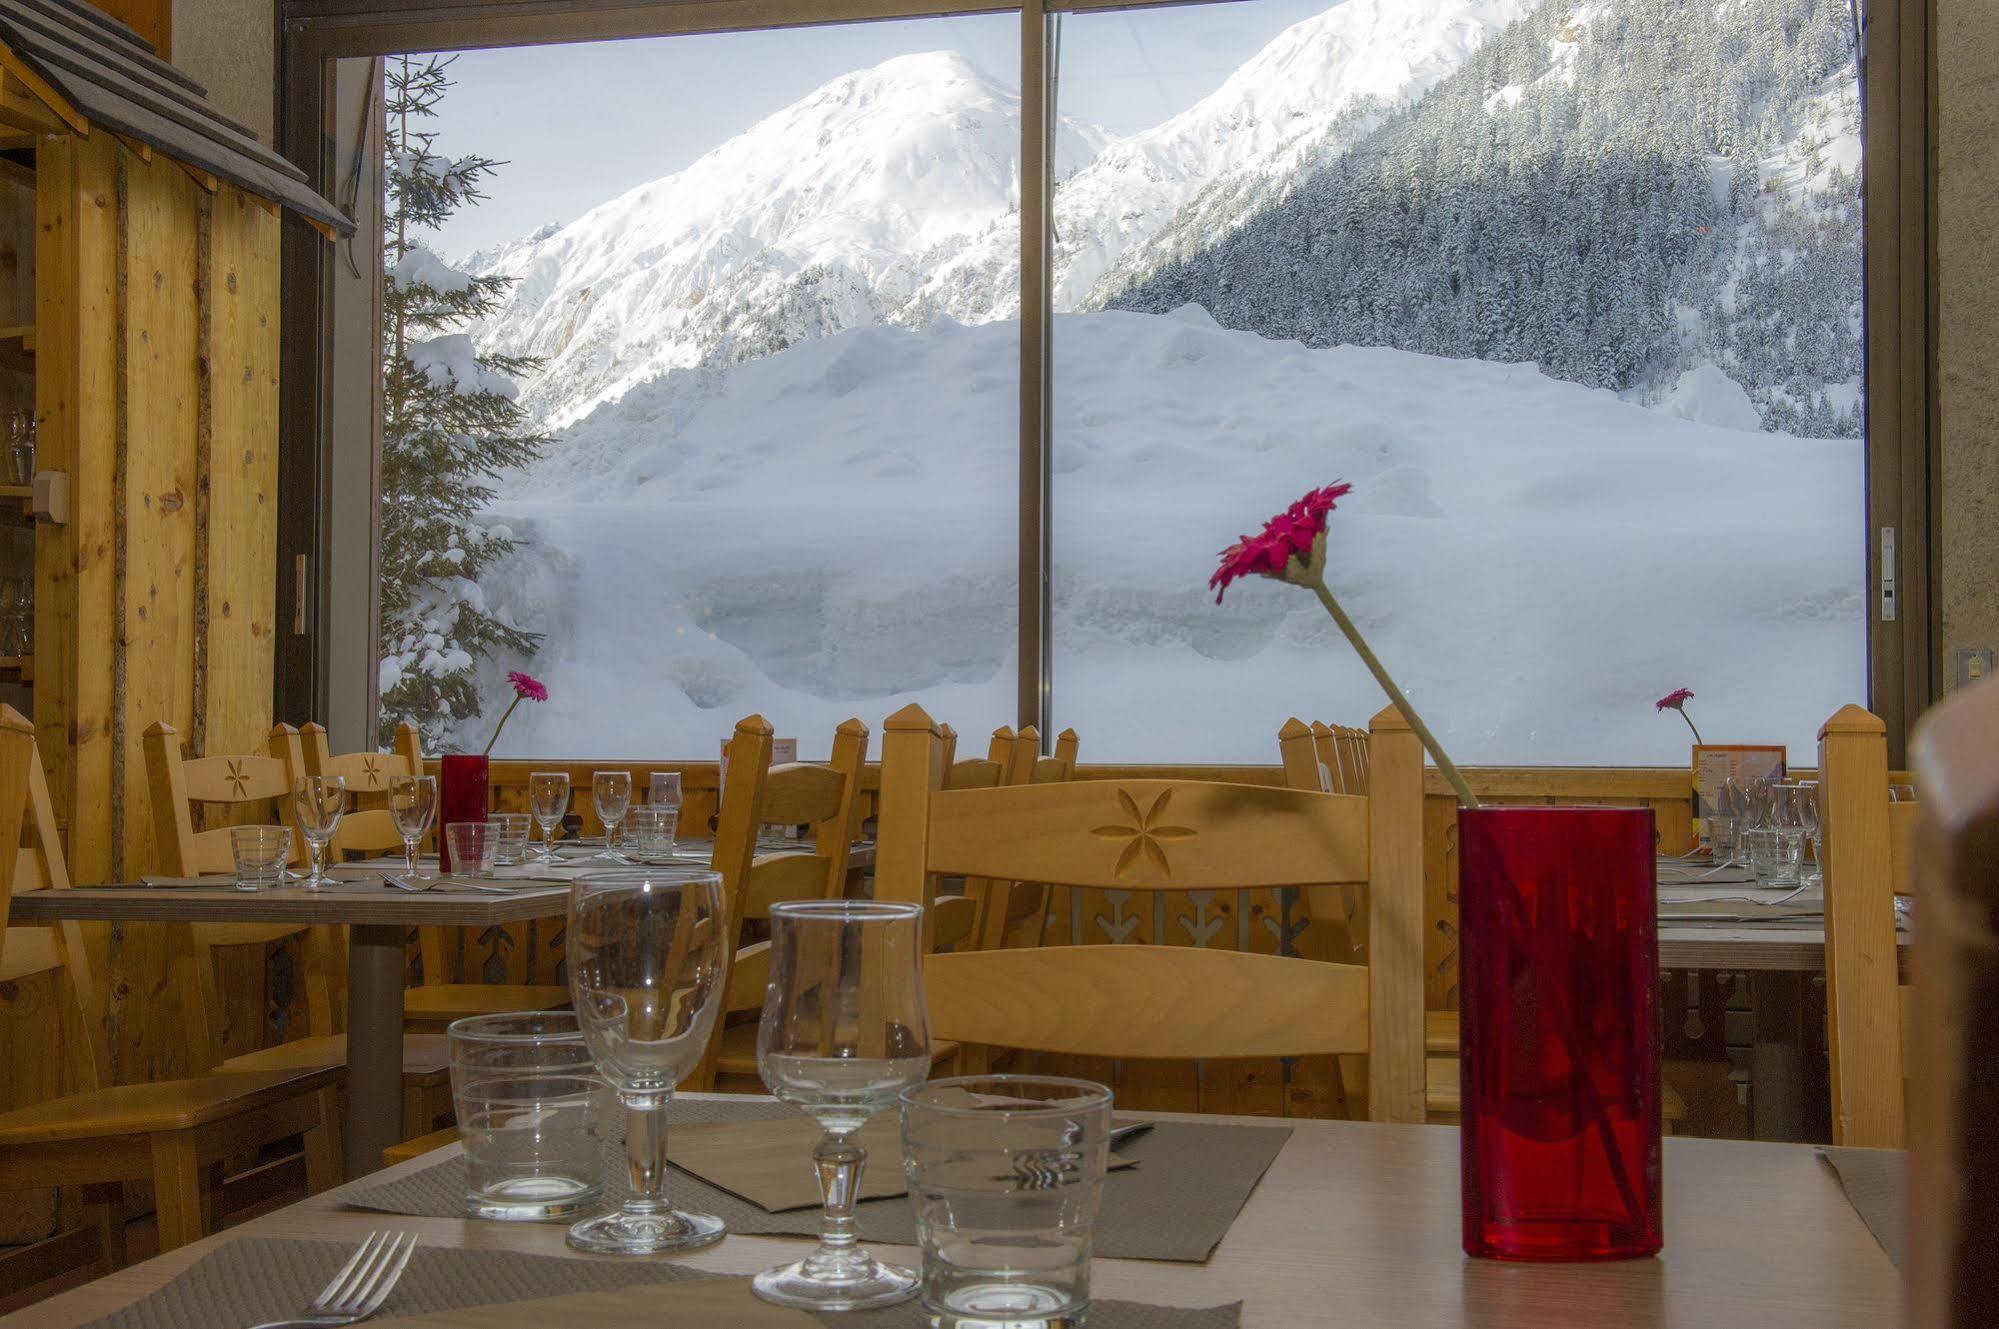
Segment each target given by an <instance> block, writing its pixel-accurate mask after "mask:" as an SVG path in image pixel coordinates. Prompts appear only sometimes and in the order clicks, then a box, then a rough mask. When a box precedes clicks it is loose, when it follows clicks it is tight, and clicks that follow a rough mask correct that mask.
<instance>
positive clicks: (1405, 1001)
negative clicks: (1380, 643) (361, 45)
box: [1367, 706, 1424, 1122]
mask: <svg viewBox="0 0 1999 1329" xmlns="http://www.w3.org/2000/svg"><path fill="white" fill-rule="evenodd" d="M1368 728H1369V731H1370V734H1371V738H1370V740H1369V746H1370V749H1371V753H1370V766H1371V775H1372V793H1371V794H1370V796H1369V798H1368V803H1367V808H1368V873H1367V890H1368V901H1367V919H1368V928H1367V965H1368V987H1369V991H1370V994H1371V995H1370V1004H1369V1013H1368V1029H1369V1041H1368V1077H1367V1081H1368V1116H1369V1117H1370V1118H1372V1119H1373V1120H1375V1121H1410V1122H1420V1121H1422V1120H1423V1081H1424V1065H1423V747H1422V744H1420V743H1419V742H1417V740H1416V735H1415V734H1414V733H1413V732H1412V731H1411V730H1410V728H1409V722H1408V721H1407V720H1406V719H1404V718H1403V716H1402V713H1401V712H1400V711H1398V710H1396V709H1395V708H1394V707H1392V706H1391V707H1388V708H1386V709H1384V710H1383V711H1382V712H1381V713H1380V714H1378V715H1376V716H1375V717H1374V719H1373V720H1372V721H1371V722H1370V723H1369V725H1368Z"/></svg>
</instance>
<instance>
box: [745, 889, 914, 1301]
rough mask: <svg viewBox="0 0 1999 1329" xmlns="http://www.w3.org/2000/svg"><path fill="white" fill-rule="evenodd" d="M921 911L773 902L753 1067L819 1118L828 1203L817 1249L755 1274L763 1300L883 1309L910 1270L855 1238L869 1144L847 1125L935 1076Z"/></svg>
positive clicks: (910, 1279) (902, 1291)
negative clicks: (857, 1202) (925, 992)
mask: <svg viewBox="0 0 1999 1329" xmlns="http://www.w3.org/2000/svg"><path fill="white" fill-rule="evenodd" d="M922 921H923V910H922V908H921V907H919V906H917V905H914V904H901V903H889V902H878V901H866V900H793V901H788V902H785V903H782V904H774V905H772V906H771V909H770V936H771V949H770V986H769V987H768V988H766V989H765V990H764V1009H763V1019H762V1022H761V1023H760V1024H759V1025H758V1026H757V1071H758V1073H759V1074H761V1075H762V1076H763V1082H764V1086H765V1087H766V1088H768V1089H769V1090H770V1091H771V1093H773V1094H775V1095H776V1096H777V1097H778V1098H779V1099H781V1100H783V1101H784V1102H787V1103H794V1104H796V1105H797V1106H799V1107H801V1108H803V1109H804V1110H805V1111H806V1113H807V1114H809V1115H810V1116H812V1117H813V1118H815V1119H816V1120H817V1121H818V1122H819V1125H820V1128H821V1129H822V1130H824V1131H825V1134H824V1135H823V1136H822V1137H821V1138H820V1140H819V1145H818V1147H817V1148H816V1149H814V1150H813V1151H812V1163H813V1167H814V1169H815V1170H816V1171H817V1172H818V1174H819V1189H820V1194H821V1196H822V1197H823V1198H824V1201H825V1208H824V1211H823V1214H822V1216H821V1218H820V1221H819V1248H818V1249H817V1250H815V1251H813V1252H812V1253H811V1254H810V1255H807V1256H806V1257H805V1258H804V1259H802V1260H800V1261H798V1262H797V1263H796V1264H789V1265H785V1266H784V1267H782V1268H778V1269H767V1270H765V1271H764V1272H763V1273H760V1274H758V1275H757V1276H756V1278H755V1279H754V1280H752V1283H751V1286H752V1288H753V1289H754V1290H755V1292H756V1294H757V1295H758V1296H759V1297H762V1298H763V1299H764V1300H765V1301H773V1302H776V1303H778V1304H779V1305H784V1306H798V1307H802V1308H805V1309H808V1310H820V1311H844V1310H859V1309H862V1308H865V1307H870V1306H887V1305H890V1304H892V1303H894V1302H898V1301H903V1300H906V1299H907V1298H909V1297H913V1296H915V1295H916V1292H917V1280H916V1275H915V1274H913V1273H911V1272H910V1271H909V1270H907V1269H899V1268H896V1267H895V1266H893V1265H885V1264H883V1263H881V1262H880V1261H879V1260H877V1259H875V1257H874V1256H872V1255H870V1254H869V1253H868V1252H867V1251H866V1250H865V1249H864V1248H862V1247H861V1246H860V1245H859V1244H858V1243H857V1242H856V1240H855V1238H854V1199H855V1196H856V1195H857V1194H858V1193H859V1191H860V1184H861V1169H862V1168H863V1167H864V1166H865V1165H866V1163H867V1151H866V1150H864V1149H863V1148H861V1146H860V1145H858V1144H856V1143H855V1142H854V1139H853V1136H854V1132H855V1131H858V1130H859V1129H860V1128H861V1127H862V1126H864V1125H866V1124H867V1121H868V1118H870V1117H872V1116H874V1115H875V1113H877V1112H879V1111H881V1109H883V1108H885V1107H887V1106H888V1105H889V1104H891V1103H893V1102H895V1100H896V1096H897V1095H898V1094H900V1093H901V1092H902V1091H903V1090H904V1089H907V1088H909V1087H910V1086H911V1085H915V1084H921V1083H922V1082H923V1079H924V1077H925V1076H926V1075H928V1074H929V1073H930V1028H929V1022H928V1020H927V1019H926V1017H925V1015H924V1007H923V969H922V961H921V950H922V948H921V935H922Z"/></svg>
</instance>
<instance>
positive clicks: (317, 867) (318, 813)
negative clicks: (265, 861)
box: [292, 775, 347, 891]
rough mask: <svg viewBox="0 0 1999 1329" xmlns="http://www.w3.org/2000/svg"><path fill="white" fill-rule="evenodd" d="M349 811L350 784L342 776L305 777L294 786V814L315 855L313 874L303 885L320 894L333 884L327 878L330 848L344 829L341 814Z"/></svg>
mask: <svg viewBox="0 0 1999 1329" xmlns="http://www.w3.org/2000/svg"><path fill="white" fill-rule="evenodd" d="M346 810H347V781H346V780H344V779H342V778H341V777H340V776H338V775H302V776H300V777H299V780H298V783H297V784H295V785H293V786H292V811H293V812H294V813H295V814H297V816H298V829H299V834H301V835H303V836H304V837H305V844H306V849H307V850H308V851H309V852H310V853H311V855H312V870H311V872H309V873H308V874H307V875H306V879H305V880H304V881H303V882H301V883H300V885H302V886H304V887H305V889H307V890H309V891H316V890H318V889H319V888H320V887H322V886H325V885H326V884H327V883H328V881H330V880H331V878H329V877H328V876H327V875H326V847H327V846H328V845H329V844H331V843H332V842H333V833H334V832H335V831H337V830H339V829H340V817H341V814H342V813H344V812H346Z"/></svg>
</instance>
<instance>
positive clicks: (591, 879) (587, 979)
mask: <svg viewBox="0 0 1999 1329" xmlns="http://www.w3.org/2000/svg"><path fill="white" fill-rule="evenodd" d="M730 933H731V928H730V927H729V926H727V920H726V919H724V917H723V915H722V878H721V877H720V876H719V875H718V874H716V873H713V872H710V871H708V870H707V869H705V868H701V869H682V870H678V871H676V870H674V869H670V868H651V869H644V870H636V871H628V872H607V873H601V874H593V875H591V876H587V877H583V878H580V879H579V880H578V881H577V882H576V883H575V884H574V885H572V886H571V887H570V893H569V928H568V934H567V943H566V944H567V954H568V960H569V992H570V995H571V996H572V997H573V998H575V1003H576V1015H577V1019H578V1020H579V1021H580V1022H581V1024H582V1026H583V1038H584V1040H585V1041H586V1042H587V1043H588V1044H589V1046H590V1051H591V1053H592V1055H593V1056H594V1057H595V1059H596V1063H597V1073H598V1074H599V1075H600V1076H602V1077H603V1078H604V1079H605V1080H606V1081H607V1082H608V1083H609V1084H610V1086H611V1088H612V1089H613V1090H614V1091H616V1093H617V1096H618V1100H619V1102H620V1103H621V1104H622V1105H623V1107H624V1109H625V1154H626V1162H627V1164H628V1166H629V1167H630V1169H631V1188H632V1194H631V1198H630V1199H628V1200H627V1201H625V1204H624V1207H623V1208H621V1209H618V1210H614V1211H613V1212H611V1213H608V1214H599V1215H598V1216H597V1217H595V1218H588V1219H585V1220H584V1221H583V1222H581V1223H578V1224H577V1225H576V1226H575V1227H572V1228H570V1229H569V1244H570V1245H572V1246H574V1247H576V1248H577V1249H578V1250H585V1251H608V1252H612V1253H617V1254H625V1255H649V1254H652V1253H654V1252H656V1251H669V1250H691V1249H693V1248H695V1247H697V1246H707V1245H710V1244H712V1243H714V1242H717V1241H720V1240H721V1239H722V1234H723V1232H724V1231H725V1230H726V1229H725V1228H724V1227H723V1225H722V1220H721V1219H719V1218H716V1217H714V1216H713V1215H711V1214H691V1213H685V1212H682V1211H681V1210H678V1209H675V1208H673V1207H672V1206H671V1205H670V1204H668V1203H667V1200H666V1197H665V1196H664V1195H663V1194H662V1193H661V1186H662V1183H663V1182H664V1180H665V1170H666V1107H667V1103H668V1102H669V1101H670V1100H671V1099H672V1097H673V1090H674V1086H676V1085H678V1084H679V1083H680V1081H681V1080H682V1079H683V1078H684V1077H685V1076H686V1075H687V1073H688V1072H689V1071H691V1070H693V1069H694V1068H695V1067H696V1066H697V1065H698V1064H699V1063H700V1061H701V1055H702V1053H703V1052H704V1051H706V1050H707V1047H708V1037H709V1035H710V1034H711V1033H712V1032H713V1031H714V1028H715V1016H716V1013H717V1011H718V1010H719V1009H720V1006H721V997H722V976H723V969H724V966H725V964H726V961H727V959H728V953H727V951H726V950H725V948H726V947H730V946H733V944H734V941H733V939H732V937H731V935H730Z"/></svg>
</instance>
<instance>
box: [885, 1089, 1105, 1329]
mask: <svg viewBox="0 0 1999 1329" xmlns="http://www.w3.org/2000/svg"><path fill="white" fill-rule="evenodd" d="M1110 1128H1111V1091H1110V1090H1108V1089H1106V1088H1104V1087H1103V1086H1102V1085H1100V1084H1092V1083H1090V1082H1089V1081H1087V1080H1066V1079H1057V1078H1049V1077H1041V1076H1027V1075H990V1076H976V1077H961V1078H957V1079H950V1080H933V1081H931V1082H930V1083H928V1084H924V1085H918V1086H916V1087H914V1088H911V1089H906V1090H904V1091H903V1093H902V1165H903V1170H904V1172H905V1173H906V1174H907V1176H908V1178H909V1197H910V1201H911V1203H912V1205H913V1206H914V1208H915V1211H916V1243H917V1246H918V1248H919V1249H920V1250H921V1251H922V1253H923V1274H922V1278H923V1305H924V1308H925V1309H926V1310H928V1311H929V1312H930V1313H931V1316H932V1317H933V1318H932V1320H931V1323H932V1324H935V1325H939V1326H941V1327H942V1329H958V1327H959V1326H964V1329H972V1327H973V1326H985V1325H994V1324H1006V1325H1013V1324H1042V1323H1044V1322H1056V1323H1078V1322H1080V1321H1081V1320H1082V1319H1083V1317H1084V1316H1085V1314H1086V1313H1087V1312H1088V1310H1089V1306H1090V1235H1091V1228H1092V1227H1093V1225H1094V1224H1095V1223H1096V1219H1097V1208H1098V1205H1099V1203H1100V1201H1101V1199H1102V1196H1103V1188H1104V1168H1105V1165H1106V1163H1107V1162H1108V1156H1109V1151H1110Z"/></svg>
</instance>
